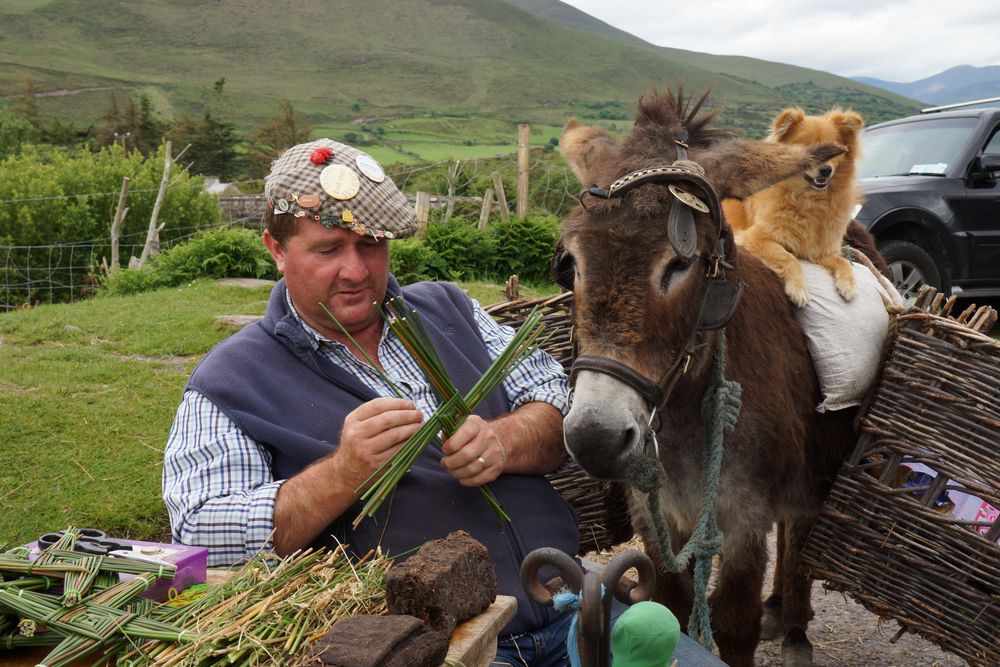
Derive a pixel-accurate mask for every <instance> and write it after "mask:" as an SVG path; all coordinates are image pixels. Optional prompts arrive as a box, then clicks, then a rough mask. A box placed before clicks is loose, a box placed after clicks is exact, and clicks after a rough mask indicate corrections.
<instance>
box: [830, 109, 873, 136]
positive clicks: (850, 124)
mask: <svg viewBox="0 0 1000 667" xmlns="http://www.w3.org/2000/svg"><path fill="white" fill-rule="evenodd" d="M830 120H832V121H833V122H834V123H837V124H838V125H840V126H841V127H843V128H845V129H846V130H847V131H849V132H851V133H853V134H857V133H858V132H860V131H861V129H862V128H863V127H864V126H865V121H864V119H863V118H861V116H859V115H858V114H856V113H854V112H853V111H839V110H838V111H834V112H833V113H832V114H830Z"/></svg>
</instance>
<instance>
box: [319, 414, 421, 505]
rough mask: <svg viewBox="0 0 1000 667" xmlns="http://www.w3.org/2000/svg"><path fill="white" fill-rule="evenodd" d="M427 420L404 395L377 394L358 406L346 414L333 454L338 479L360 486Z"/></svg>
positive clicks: (357, 487) (354, 487)
mask: <svg viewBox="0 0 1000 667" xmlns="http://www.w3.org/2000/svg"><path fill="white" fill-rule="evenodd" d="M423 420H424V417H423V414H421V412H420V411H419V410H417V408H416V406H415V405H414V404H413V402H412V401H408V400H405V399H402V398H376V399H373V400H371V401H368V402H367V403H364V404H362V405H360V406H358V407H357V408H356V409H355V410H354V411H352V412H351V413H350V414H348V415H347V417H345V418H344V426H343V429H342V430H341V432H340V446H339V447H338V448H337V451H336V452H334V454H332V459H333V460H332V461H331V463H333V465H334V467H335V471H336V472H335V474H336V476H337V478H338V481H339V482H341V483H343V484H349V485H350V487H351V488H352V489H355V490H357V489H360V488H361V486H362V485H363V484H364V483H365V481H366V480H367V479H368V478H369V477H370V476H371V474H372V473H373V472H375V471H376V470H378V468H379V467H380V466H381V465H382V464H383V463H385V462H386V461H388V460H389V459H390V458H391V457H392V456H393V455H394V454H395V453H396V452H397V451H399V448H400V447H401V446H402V445H403V443H405V442H406V441H407V439H409V438H410V436H412V435H413V434H414V433H416V432H417V430H418V429H419V428H420V425H421V424H422V423H423Z"/></svg>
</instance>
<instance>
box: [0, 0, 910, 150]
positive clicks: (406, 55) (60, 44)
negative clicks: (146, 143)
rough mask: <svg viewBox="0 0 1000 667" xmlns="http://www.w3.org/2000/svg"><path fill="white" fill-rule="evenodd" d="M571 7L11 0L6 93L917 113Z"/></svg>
mask: <svg viewBox="0 0 1000 667" xmlns="http://www.w3.org/2000/svg"><path fill="white" fill-rule="evenodd" d="M515 4H520V5H521V6H523V7H525V9H521V8H519V7H516V6H514V5H515ZM532 7H534V10H536V11H538V12H540V11H542V9H546V8H547V9H548V10H551V11H550V13H553V12H554V15H553V16H552V20H550V19H549V18H546V17H545V16H544V15H539V14H537V13H532V12H530V11H526V9H531V8H532ZM567 7H568V6H566V5H563V3H559V2H555V0H549V1H548V2H546V1H545V0H537V2H534V3H531V2H526V1H524V0H522V1H521V2H519V3H508V2H503V1H502V0H408V1H407V2H389V1H387V0H368V1H361V0H342V1H339V2H337V3H329V2H324V1H323V0H274V1H266V0H214V1H213V2H204V1H203V0H143V1H140V0H131V1H123V2H119V1H114V0H12V2H8V3H4V4H3V5H2V6H0V26H2V27H0V90H2V91H3V93H4V94H5V95H7V96H11V95H13V94H15V93H16V92H17V91H18V90H19V89H20V88H21V86H22V85H23V84H22V81H23V79H24V77H25V76H31V77H33V78H34V79H35V80H36V81H37V85H38V88H39V90H41V91H43V92H45V93H47V94H49V95H51V96H50V97H46V98H42V101H43V102H44V104H45V105H46V106H45V107H43V108H45V109H51V110H53V112H55V113H58V114H59V115H61V116H62V117H64V118H66V119H72V120H77V121H82V122H93V121H94V120H95V119H97V118H98V117H100V115H101V114H102V113H103V111H104V110H105V109H107V107H108V100H109V90H114V91H117V90H129V91H143V92H146V93H147V94H149V95H150V96H151V97H152V99H153V101H154V103H155V104H156V106H157V108H158V109H159V110H160V111H161V112H162V113H163V114H164V115H166V116H168V117H172V116H173V117H175V116H177V115H178V114H181V113H195V114H197V113H199V112H200V109H201V105H202V103H203V101H204V100H205V99H206V98H210V97H211V93H210V92H207V91H209V89H210V87H211V85H212V83H213V82H215V81H217V80H219V79H220V78H223V77H224V78H225V93H226V94H225V99H226V101H227V103H228V108H227V113H228V114H229V115H230V117H234V118H236V119H237V120H238V122H240V123H241V124H249V123H252V122H256V121H258V120H260V119H261V118H264V117H266V116H268V115H271V114H273V113H274V110H275V108H276V106H277V102H278V101H279V100H281V99H282V98H287V99H289V100H291V101H292V102H293V104H294V105H295V107H296V109H297V110H299V111H300V112H302V113H303V114H305V115H307V116H308V117H309V118H310V119H311V120H313V121H314V122H316V123H317V124H320V125H324V124H325V125H327V126H331V127H333V126H341V127H342V126H343V125H344V124H349V123H351V121H352V120H354V119H356V118H358V117H362V118H366V119H370V120H371V119H374V120H375V121H377V119H387V118H402V117H413V116H419V115H422V114H427V113H430V112H434V113H447V114H452V115H466V116H477V117H478V116H488V117H492V118H498V119H505V120H508V121H510V120H527V121H531V122H533V123H552V124H561V122H562V121H563V120H564V119H565V118H566V117H567V116H568V115H570V114H573V113H575V114H578V115H582V116H584V117H587V116H588V115H589V116H590V117H594V118H602V117H603V118H606V119H607V118H621V119H626V118H628V117H629V116H630V115H631V108H632V106H633V104H634V100H635V99H636V97H637V96H638V95H640V94H642V93H643V92H645V91H647V90H650V89H651V88H655V87H661V86H662V85H663V84H664V83H665V82H675V81H683V82H684V84H685V87H686V89H687V90H688V91H691V92H696V91H701V90H704V89H707V88H710V87H711V88H712V89H713V99H714V100H715V103H716V104H717V105H719V106H721V107H722V108H723V109H724V111H725V114H724V119H725V120H726V121H727V122H728V123H729V124H730V125H732V126H733V127H737V128H748V129H752V130H757V131H763V129H764V128H765V127H766V124H767V121H768V119H769V118H770V117H771V116H772V115H773V114H774V113H775V112H776V111H777V110H778V109H780V108H781V107H783V106H788V105H791V104H799V105H803V106H807V108H808V107H809V106H810V105H812V106H826V105H827V101H828V100H827V99H826V98H827V97H835V98H838V99H842V98H844V96H846V95H851V94H857V95H860V97H859V99H858V101H857V102H854V101H852V102H851V104H852V105H853V106H854V107H855V108H858V109H859V110H860V111H862V112H863V113H869V114H874V115H878V114H881V115H883V116H889V117H891V116H898V115H904V114H906V113H909V112H910V111H911V110H912V108H913V107H912V104H910V103H908V102H907V101H906V100H903V99H901V98H899V97H897V96H893V95H890V94H886V93H884V92H880V93H879V94H877V95H873V94H870V93H869V89H867V88H866V87H863V86H859V85H858V84H855V83H852V82H849V81H847V80H843V79H840V78H839V77H832V75H823V74H822V73H817V72H810V71H805V70H801V71H800V70H797V68H792V67H790V66H774V67H772V64H768V63H762V62H761V61H750V62H748V63H747V64H746V68H748V70H754V71H756V72H757V75H758V76H757V78H756V79H755V80H751V78H750V77H748V76H744V74H745V72H743V70H741V69H739V68H736V67H734V68H733V72H734V73H735V74H736V76H733V75H731V74H730V73H728V72H727V70H726V67H728V65H726V67H723V66H722V65H720V64H719V63H720V62H729V61H719V60H717V59H718V58H720V57H718V56H706V55H705V54H692V53H689V52H685V51H680V50H676V49H662V48H659V47H652V46H650V45H648V44H646V43H645V42H643V41H642V40H639V39H638V38H634V37H632V36H630V35H628V34H627V33H623V32H621V31H618V30H616V29H614V28H611V27H610V26H607V24H603V23H601V22H599V21H596V19H593V18H592V17H588V16H587V15H586V14H582V13H581V12H576V14H573V12H566V11H565V10H566V8H567ZM570 9H571V8H570ZM573 11H574V12H575V11H576V10H573ZM580 14H582V17H581V16H580ZM559 15H562V16H563V18H562V19H559ZM555 20H559V21H560V22H561V23H564V25H559V24H557V23H555V22H554V21H555ZM574 22H575V23H574ZM595 24H600V26H603V28H602V29H597V28H596V27H595ZM746 60H748V61H749V59H746ZM734 62H735V61H734ZM741 62H742V61H741ZM758 70H760V71H758ZM764 70H767V71H773V74H767V72H765V71H764ZM828 77H829V78H831V80H832V79H835V80H836V81H835V82H834V83H832V84H830V83H827V78H828ZM806 82H808V84H807V83H806ZM782 85H790V86H791V87H790V88H784V89H783V88H782ZM796 85H798V86H799V88H795V86H796ZM803 86H804V87H803ZM810 86H811V88H810ZM57 93H58V94H57ZM64 93H74V94H72V95H65V94H64ZM824 96H825V97H824Z"/></svg>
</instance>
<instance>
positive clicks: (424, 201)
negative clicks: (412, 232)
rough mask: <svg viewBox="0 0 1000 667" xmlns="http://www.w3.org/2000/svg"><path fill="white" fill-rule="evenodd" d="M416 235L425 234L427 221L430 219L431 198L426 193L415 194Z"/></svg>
mask: <svg viewBox="0 0 1000 667" xmlns="http://www.w3.org/2000/svg"><path fill="white" fill-rule="evenodd" d="M416 209H417V235H418V236H423V235H424V234H425V233H426V232H427V221H428V220H430V217H431V196H430V195H429V194H427V193H426V192H417V204H416Z"/></svg>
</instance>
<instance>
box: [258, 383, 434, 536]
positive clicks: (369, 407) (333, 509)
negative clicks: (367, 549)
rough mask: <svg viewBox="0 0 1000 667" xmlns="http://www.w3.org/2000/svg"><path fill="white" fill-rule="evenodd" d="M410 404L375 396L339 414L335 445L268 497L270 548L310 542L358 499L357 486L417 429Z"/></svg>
mask: <svg viewBox="0 0 1000 667" xmlns="http://www.w3.org/2000/svg"><path fill="white" fill-rule="evenodd" d="M422 422H423V415H422V414H421V413H420V411H419V410H417V409H416V408H415V407H414V405H413V403H412V402H410V401H407V400H403V399H399V398H376V399H373V400H371V401H368V402H367V403H364V404H362V405H360V406H358V407H357V408H356V409H355V410H354V411H353V412H351V413H350V414H348V415H347V417H345V418H344V426H343V428H342V429H341V432H340V446H339V447H338V448H337V450H336V451H335V452H334V453H333V454H330V455H329V456H325V457H323V458H321V459H320V460H318V461H316V462H315V463H313V464H312V465H310V466H309V467H307V468H306V469H305V470H303V471H302V472H300V473H299V474H297V475H295V476H294V477H291V478H289V479H288V480H287V481H285V483H284V484H282V485H281V488H279V489H278V495H277V497H276V498H275V501H274V550H275V551H276V552H278V554H279V555H287V554H289V553H292V552H293V551H295V550H296V549H302V548H304V547H306V546H307V545H308V544H309V543H310V542H312V541H313V540H314V539H315V538H316V536H317V535H319V534H320V533H321V532H322V531H323V529H324V528H326V527H327V526H328V525H330V524H331V523H332V522H333V521H334V520H335V519H336V518H337V517H339V516H340V515H341V514H343V513H344V512H345V511H346V510H347V509H348V508H349V507H350V506H351V505H352V504H354V502H355V501H356V500H357V499H358V495H359V494H358V488H359V487H361V485H362V484H364V483H365V480H367V479H368V478H369V477H371V474H372V473H373V472H375V471H376V470H377V469H378V468H379V466H381V465H382V464H383V463H385V462H386V461H387V460H389V458H390V457H391V456H392V455H393V454H395V453H396V451H397V450H399V448H400V447H401V446H402V445H403V443H405V442H406V440H407V439H408V438H409V437H410V436H411V435H413V434H414V433H416V432H417V430H418V429H419V428H420V424H421V423H422Z"/></svg>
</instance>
